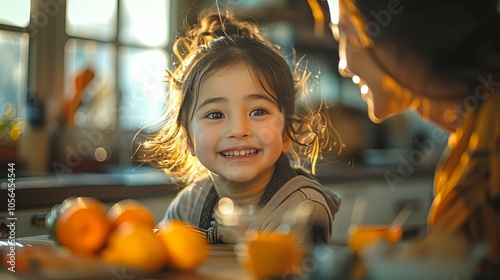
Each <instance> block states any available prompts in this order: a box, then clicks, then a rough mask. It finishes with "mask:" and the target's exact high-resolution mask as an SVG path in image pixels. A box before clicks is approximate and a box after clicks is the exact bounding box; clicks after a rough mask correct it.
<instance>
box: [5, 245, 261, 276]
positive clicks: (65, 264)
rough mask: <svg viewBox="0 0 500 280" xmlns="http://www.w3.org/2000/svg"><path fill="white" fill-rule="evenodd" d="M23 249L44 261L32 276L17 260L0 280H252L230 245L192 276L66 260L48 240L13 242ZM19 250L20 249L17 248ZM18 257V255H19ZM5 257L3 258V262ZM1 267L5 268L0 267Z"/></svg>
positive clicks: (34, 264) (35, 264)
mask: <svg viewBox="0 0 500 280" xmlns="http://www.w3.org/2000/svg"><path fill="white" fill-rule="evenodd" d="M16 241H17V242H19V244H21V245H23V246H25V247H31V248H37V249H38V248H39V249H40V250H41V254H42V256H43V257H36V258H33V259H32V261H31V268H30V269H31V272H30V273H22V272H21V271H20V267H19V262H20V261H19V256H18V260H16V262H17V268H16V272H11V271H8V270H6V268H7V267H8V265H7V267H5V266H4V267H3V268H2V270H0V279H2V280H35V279H36V280H84V279H85V280H89V279H92V280H100V279H102V280H138V279H147V280H160V279H176V280H177V279H178V280H197V279H200V280H201V279H206V280H209V279H213V280H226V279H227V280H230V279H238V280H253V279H255V278H254V277H253V276H252V274H251V272H250V271H249V270H247V269H246V268H245V267H244V266H243V265H242V264H241V263H240V262H239V261H238V258H237V255H236V253H235V251H234V246H233V245H229V244H215V245H211V246H210V253H209V257H208V259H207V260H206V262H205V263H204V264H203V265H201V266H200V267H199V268H197V269H196V270H195V271H192V272H179V271H173V270H164V271H161V272H159V273H155V274H153V275H151V274H145V273H144V272H141V271H136V270H133V269H131V268H128V267H121V266H114V265H109V264H106V263H103V262H102V261H98V260H96V258H92V259H82V258H78V257H71V258H68V257H67V254H62V252H61V250H60V249H57V248H56V247H55V246H54V243H53V242H52V241H51V240H50V239H48V238H47V236H34V237H27V238H18V239H16ZM6 246H7V244H6V240H3V243H2V241H0V248H2V247H3V249H4V250H3V251H2V254H6V251H5V249H6V248H7V247H6ZM20 249H21V250H22V249H23V248H20ZM18 255H19V254H18ZM3 257H4V256H2V258H3ZM2 265H4V264H2Z"/></svg>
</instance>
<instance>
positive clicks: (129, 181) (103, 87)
mask: <svg viewBox="0 0 500 280" xmlns="http://www.w3.org/2000/svg"><path fill="white" fill-rule="evenodd" d="M214 3H215V1H206V0H197V1H194V0H178V1H176V0H0V105H1V107H0V164H1V166H2V168H0V170H1V173H0V180H1V181H3V182H4V183H3V184H2V185H1V190H0V195H1V196H0V198H1V201H6V182H5V181H6V180H5V179H6V178H7V167H8V163H15V168H16V169H15V174H16V195H17V198H18V199H17V213H18V215H20V217H23V218H24V220H23V221H18V227H19V228H18V235H20V236H22V235H33V234H42V233H43V232H44V231H43V219H42V218H43V216H44V213H45V212H46V211H47V210H48V209H50V206H51V205H53V204H55V203H59V202H60V201H61V200H62V199H64V198H65V197H68V196H78V195H85V196H95V197H98V198H100V199H101V200H103V201H105V202H108V203H111V202H113V201H116V200H119V199H122V198H136V199H140V200H143V201H145V202H146V203H148V204H149V205H150V207H151V208H153V210H154V211H155V215H156V216H157V218H158V219H160V218H161V216H162V215H163V213H164V211H165V209H166V207H167V205H168V202H169V200H170V199H171V198H172V196H173V195H175V192H176V189H175V187H174V186H168V182H169V180H168V178H167V177H166V176H165V175H164V174H163V173H162V172H161V171H156V170H151V169H149V168H147V167H144V166H142V167H139V166H137V164H136V163H134V161H133V160H132V152H133V144H132V142H133V139H134V136H135V135H136V133H137V131H138V130H139V129H140V128H141V127H144V126H145V125H146V124H148V123H150V122H152V121H154V120H156V119H157V118H158V117H159V116H160V114H161V110H162V104H163V103H162V96H163V94H164V93H165V85H164V84H163V77H164V74H165V68H167V67H168V66H169V65H171V63H172V61H171V57H172V52H171V47H172V44H173V42H174V40H175V38H176V36H177V35H179V34H183V32H184V28H183V27H184V26H185V24H186V23H189V24H191V23H194V21H195V19H196V16H197V14H198V12H199V11H201V10H202V9H204V8H207V7H212V6H213V4H214ZM218 3H219V7H220V8H221V9H226V8H229V9H232V10H234V11H235V12H236V14H237V15H239V16H243V17H247V18H250V19H252V20H254V21H255V22H257V23H258V24H259V25H260V26H261V28H262V31H263V32H264V34H265V36H266V37H267V38H268V39H269V40H271V41H272V42H273V43H275V44H277V45H280V46H281V47H282V49H283V51H284V52H285V53H288V54H291V53H292V51H295V52H296V57H297V58H299V57H301V56H302V55H306V56H305V62H307V64H308V67H309V68H310V70H311V71H312V72H313V76H317V93H314V94H316V98H317V100H318V102H320V101H321V102H323V103H324V104H325V105H327V106H328V108H329V112H330V115H331V116H332V122H333V124H334V126H335V127H336V128H337V130H338V131H339V133H340V135H341V136H342V140H343V142H344V144H345V145H346V147H345V152H344V153H343V155H342V156H340V157H336V158H331V157H329V158H325V159H324V160H322V161H321V163H320V166H319V172H318V176H319V178H320V179H321V180H322V181H323V182H324V183H325V184H326V185H327V186H328V187H330V188H332V189H333V190H335V191H337V192H338V193H339V194H341V195H342V197H343V205H342V208H341V211H340V212H339V213H338V215H337V218H336V224H335V233H334V234H335V236H334V241H337V242H345V240H346V236H347V228H348V226H349V225H350V224H351V223H355V224H360V223H372V224H374V223H378V224H388V223H390V222H391V221H392V220H393V219H394V218H395V216H396V215H397V214H398V213H399V212H400V211H401V209H403V208H405V206H406V208H405V209H411V210H412V211H413V214H412V215H411V216H410V219H409V220H408V221H407V223H406V224H405V227H406V229H407V233H408V234H419V233H421V232H422V231H423V230H425V222H426V215H427V210H428V208H429V206H430V201H431V197H432V176H433V174H434V169H435V167H436V164H437V163H438V160H439V158H440V155H441V152H442V150H443V148H444V146H445V144H446V137H447V134H446V133H444V132H443V131H442V130H440V129H439V128H437V127H435V126H433V125H432V124H429V123H427V122H425V121H423V120H421V119H420V118H419V117H418V116H416V114H415V113H413V112H406V113H403V114H400V115H398V116H394V117H392V118H390V119H388V120H387V121H385V122H383V123H381V124H373V123H371V122H370V120H369V119H368V117H367V114H366V105H365V103H364V102H363V101H362V99H361V96H360V93H359V87H358V86H357V85H356V84H355V83H354V82H353V81H352V80H351V79H346V78H342V77H340V76H339V74H338V71H337V65H338V54H337V43H336V41H335V40H334V39H333V36H332V34H331V31H330V29H329V25H328V23H329V20H328V19H329V14H328V8H327V5H326V2H325V1H322V0H272V1H271V0H220V1H218ZM400 16H404V14H402V15H400ZM330 156H331V155H330ZM4 167H5V168H4ZM4 198H5V199H4ZM6 210H7V202H5V203H4V202H1V203H0V222H2V220H5V216H6V215H5V214H2V213H4V211H6ZM41 217H42V218H41ZM20 220H22V219H20Z"/></svg>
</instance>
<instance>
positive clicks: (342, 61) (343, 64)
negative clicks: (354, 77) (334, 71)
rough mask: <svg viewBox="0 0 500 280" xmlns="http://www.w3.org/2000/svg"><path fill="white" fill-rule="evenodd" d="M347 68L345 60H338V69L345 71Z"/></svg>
mask: <svg viewBox="0 0 500 280" xmlns="http://www.w3.org/2000/svg"><path fill="white" fill-rule="evenodd" d="M346 68H347V61H346V60H345V59H340V60H339V69H340V70H345V69H346Z"/></svg>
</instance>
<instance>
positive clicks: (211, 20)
mask: <svg viewBox="0 0 500 280" xmlns="http://www.w3.org/2000/svg"><path fill="white" fill-rule="evenodd" d="M173 51H174V54H175V55H176V57H177V59H178V62H177V65H176V67H175V68H174V70H173V71H169V70H167V83H168V85H169V89H168V94H167V98H166V103H167V104H166V107H165V112H164V116H163V118H162V120H163V122H162V127H161V128H160V130H159V131H158V132H157V133H156V134H154V135H152V136H150V137H149V139H148V140H147V141H144V142H141V143H140V144H139V147H138V148H137V150H136V152H135V154H134V156H135V159H136V160H137V161H139V162H144V163H148V164H149V165H151V166H153V167H156V168H161V169H164V170H165V172H166V173H167V174H168V175H170V176H172V177H174V178H175V179H177V180H180V181H183V182H191V181H194V180H197V179H199V178H201V177H204V175H206V174H207V172H206V169H205V168H204V167H203V166H202V165H201V163H200V162H199V161H198V160H197V158H196V157H194V156H193V155H191V153H190V152H189V151H188V149H187V141H186V140H187V139H189V137H190V135H189V131H188V129H187V128H188V125H189V123H190V121H191V119H192V117H193V112H190V109H191V108H192V107H193V106H195V105H196V103H197V102H198V93H199V91H200V85H201V84H202V82H203V81H204V79H206V78H207V77H209V76H210V75H211V74H212V73H214V72H215V71H218V70H220V69H224V68H227V67H231V66H234V65H236V64H237V63H240V62H243V63H245V64H246V65H247V66H248V67H249V69H250V70H251V71H252V75H253V77H254V79H255V80H256V82H258V84H260V85H261V87H262V89H264V90H266V92H267V93H268V94H269V96H270V97H271V98H272V99H273V100H275V101H276V103H277V104H278V106H279V108H280V109H281V110H282V112H283V113H284V116H285V124H284V126H285V133H286V134H287V136H288V137H289V138H290V139H291V140H292V145H291V147H289V149H288V150H287V153H288V155H289V156H290V158H291V160H292V161H293V163H294V165H295V166H297V167H298V166H305V165H306V164H305V163H303V161H304V159H303V157H304V156H306V157H307V158H308V159H309V160H308V161H309V165H310V168H311V170H312V172H313V173H314V172H315V165H316V161H317V159H318V157H319V156H320V154H321V151H322V150H325V149H330V143H337V146H338V147H341V144H340V141H330V139H329V137H330V135H331V133H330V132H334V136H337V135H336V132H335V130H334V129H333V127H332V126H331V125H330V122H329V121H328V119H327V118H326V115H325V114H323V113H322V110H323V109H322V106H321V105H319V106H318V105H316V106H315V108H314V109H313V108H312V106H310V105H309V103H308V101H307V93H308V91H309V87H308V82H307V81H308V79H309V78H310V72H308V71H307V69H302V70H301V71H299V67H298V65H299V63H297V64H296V65H295V67H293V68H292V67H290V66H289V64H288V63H287V61H286V60H285V58H284V56H283V55H281V54H280V53H279V52H278V49H277V47H275V46H273V45H272V44H271V43H270V42H269V41H267V40H266V39H264V37H263V36H262V35H261V34H260V32H259V29H258V26H257V25H256V24H254V23H251V22H244V21H239V20H237V19H236V18H235V17H234V16H233V15H232V14H227V15H225V16H223V15H220V14H219V13H213V12H211V11H207V12H204V13H202V14H201V15H200V17H199V18H198V24H196V25H194V26H193V27H192V28H190V29H189V30H188V31H187V34H186V36H184V37H181V38H179V39H177V41H176V42H175V44H174V47H173ZM267 89H269V90H267ZM299 97H302V98H300V100H299ZM336 138H337V139H338V140H340V139H339V137H336ZM339 151H340V149H339Z"/></svg>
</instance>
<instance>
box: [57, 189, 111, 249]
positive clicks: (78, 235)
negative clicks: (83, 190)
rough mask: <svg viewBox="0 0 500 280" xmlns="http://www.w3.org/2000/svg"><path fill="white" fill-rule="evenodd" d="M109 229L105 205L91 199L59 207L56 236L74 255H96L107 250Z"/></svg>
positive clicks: (72, 200) (74, 200)
mask: <svg viewBox="0 0 500 280" xmlns="http://www.w3.org/2000/svg"><path fill="white" fill-rule="evenodd" d="M110 225H111V223H110V221H109V220H108V217H107V216H106V208H105V207H104V204H102V203H101V202H100V201H99V200H97V199H95V198H92V197H76V198H71V199H67V200H65V201H64V202H63V203H62V204H61V205H60V206H59V214H58V216H57V219H56V220H55V224H54V234H55V236H56V237H57V238H56V240H57V242H58V243H59V244H61V245H63V246H65V247H67V248H68V249H70V250H71V251H73V252H75V253H81V254H93V253H95V252H97V251H98V250H100V249H101V248H103V247H104V245H105V243H106V240H107V237H108V234H109V230H110Z"/></svg>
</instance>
